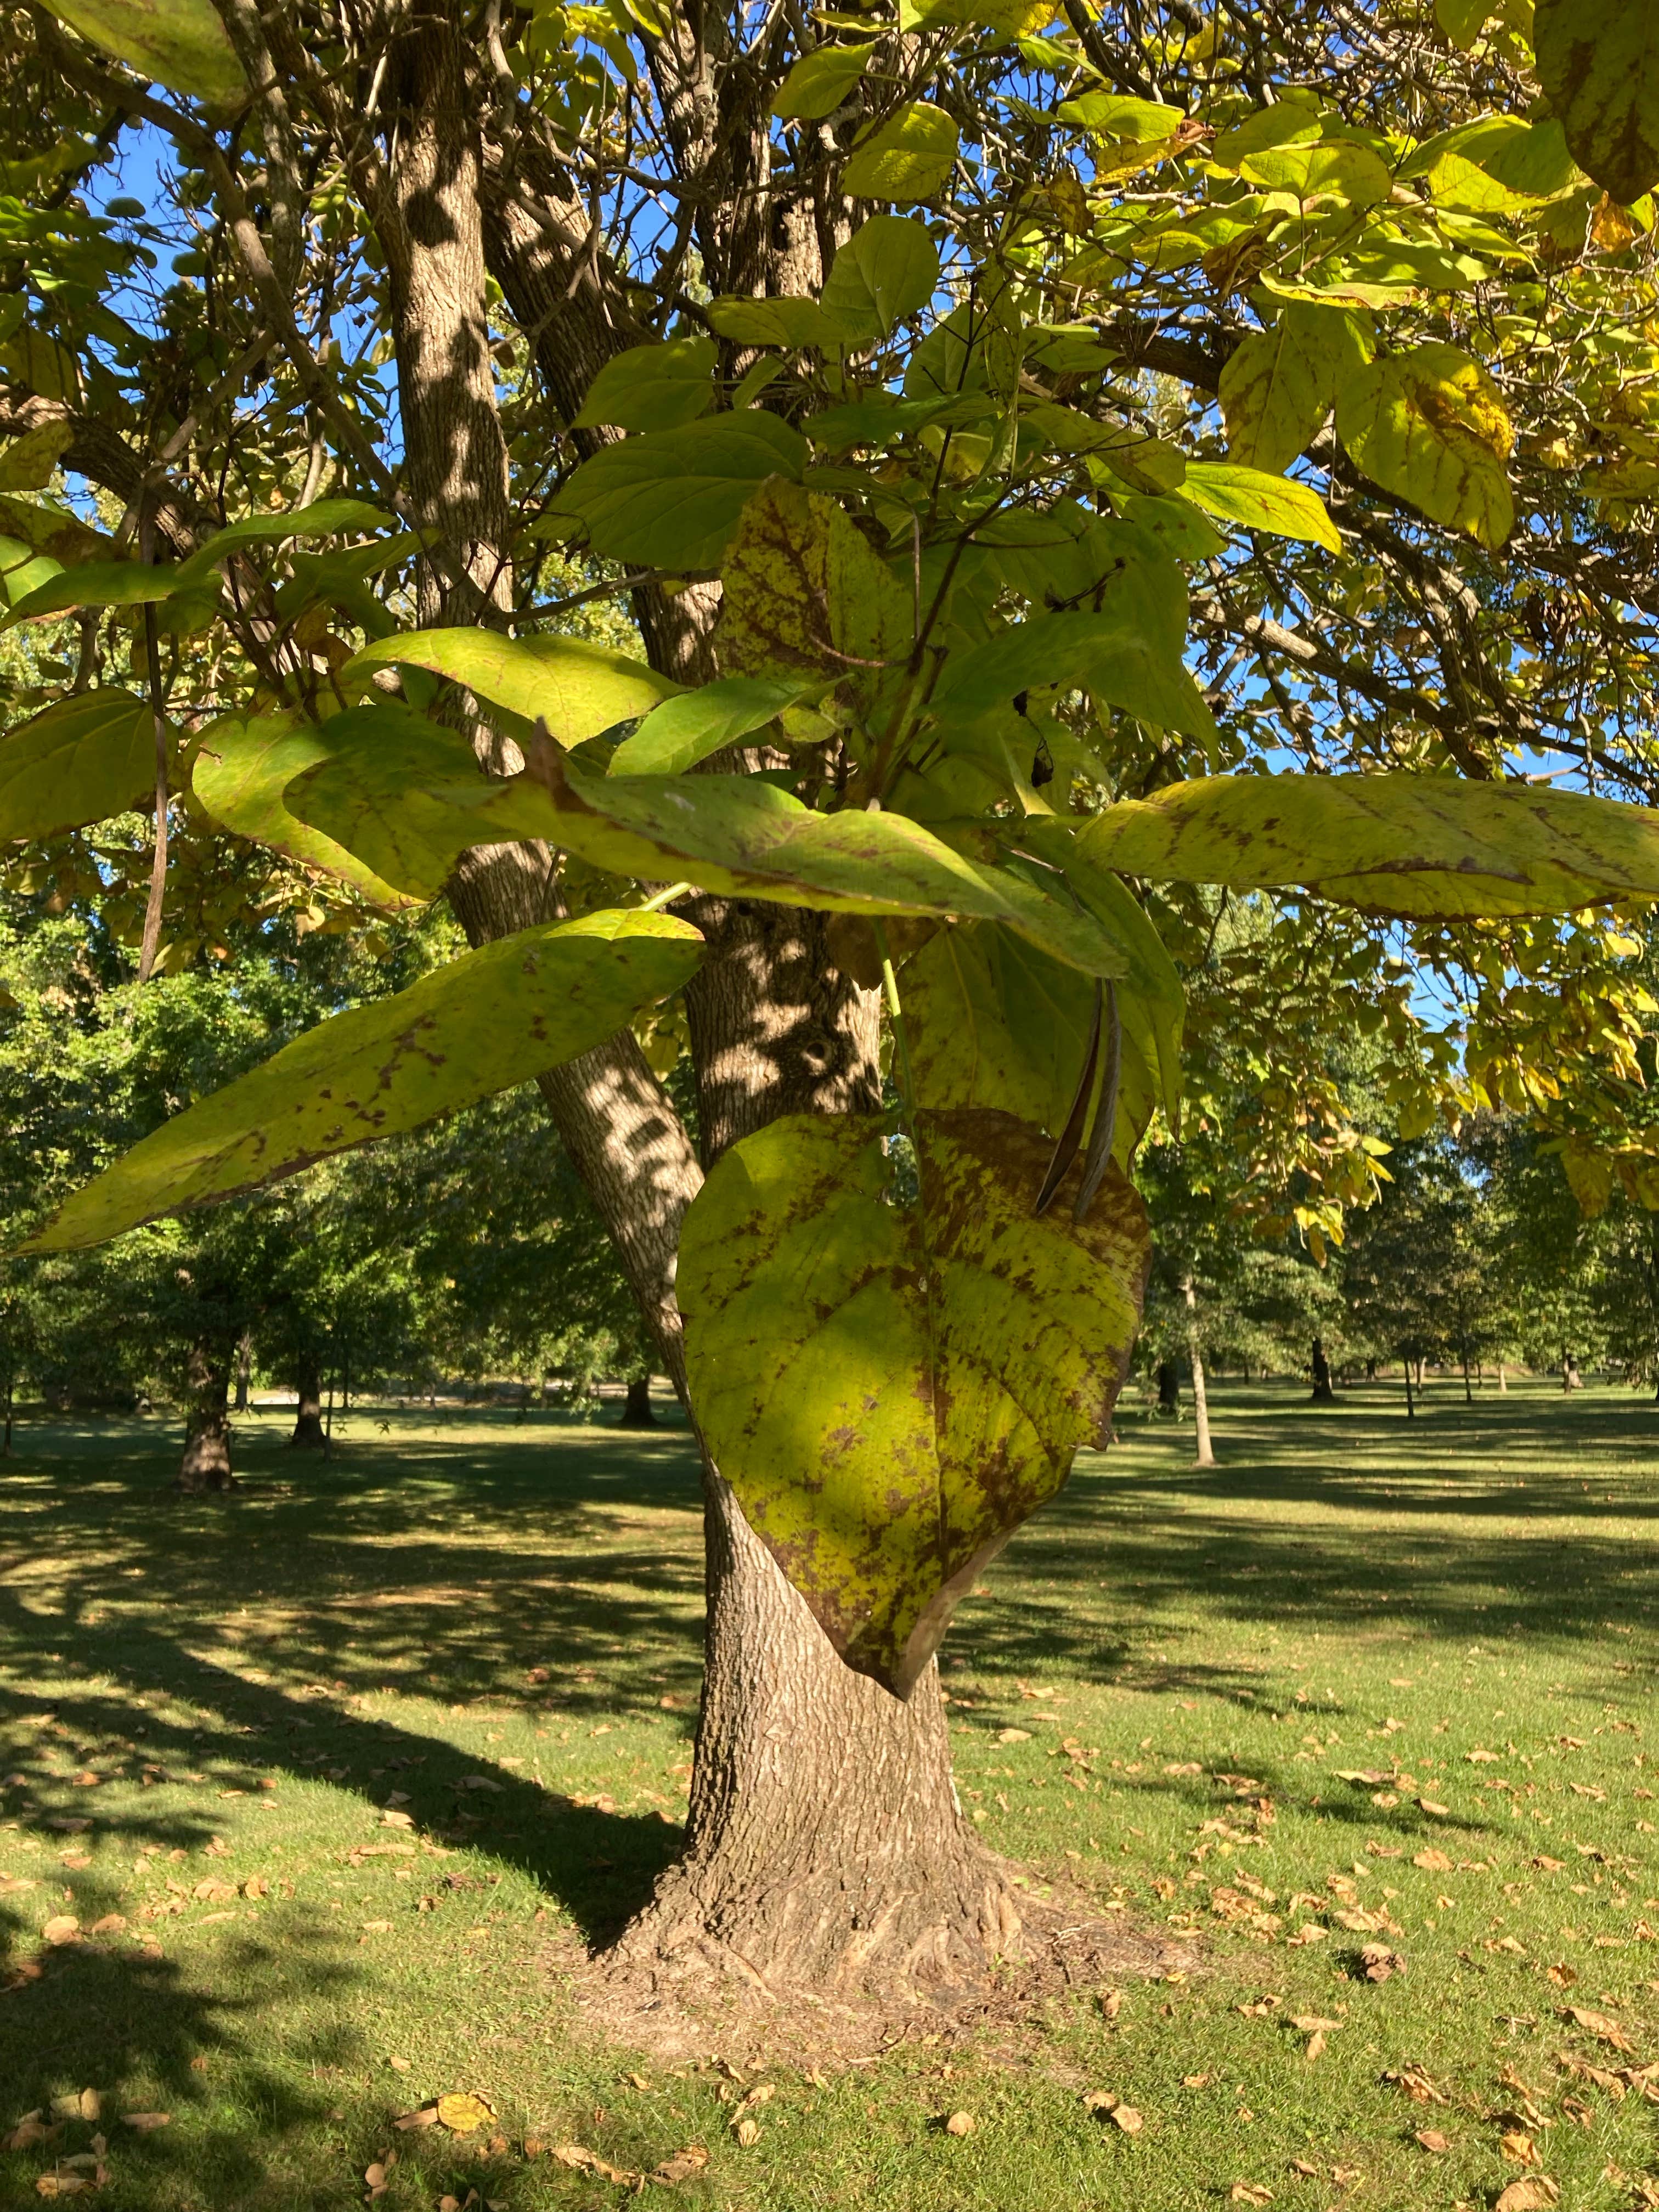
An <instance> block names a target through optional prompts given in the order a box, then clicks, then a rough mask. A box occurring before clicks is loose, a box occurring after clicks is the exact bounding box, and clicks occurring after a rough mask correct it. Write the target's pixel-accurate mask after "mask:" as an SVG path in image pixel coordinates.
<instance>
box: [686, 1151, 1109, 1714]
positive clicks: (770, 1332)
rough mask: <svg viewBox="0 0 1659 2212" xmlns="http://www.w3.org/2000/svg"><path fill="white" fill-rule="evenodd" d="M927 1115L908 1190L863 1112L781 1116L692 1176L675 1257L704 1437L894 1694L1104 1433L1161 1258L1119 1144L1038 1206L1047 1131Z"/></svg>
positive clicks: (801, 1585) (742, 1497) (858, 1654)
mask: <svg viewBox="0 0 1659 2212" xmlns="http://www.w3.org/2000/svg"><path fill="white" fill-rule="evenodd" d="M916 1139H917V1152H918V1165H919V1169H920V1178H921V1196H920V1199H919V1200H916V1201H915V1202H912V1203H910V1204H903V1203H901V1202H899V1200H898V1197H897V1194H896V1191H895V1189H894V1170H895V1163H894V1160H893V1159H892V1158H891V1157H890V1153H889V1151H888V1149H887V1146H885V1144H884V1140H883V1138H882V1134H881V1130H880V1127H879V1125H878V1123H876V1122H873V1121H869V1120H866V1119H864V1118H862V1117H846V1118H841V1119H827V1118H823V1117H819V1116H816V1115H793V1116H790V1117H789V1118H787V1119H786V1120H783V1121H775V1122H773V1123H772V1124H771V1125H770V1126H769V1127H767V1128H765V1129H763V1130H761V1131H759V1132H758V1133H757V1134H756V1135H754V1136H752V1137H748V1138H745V1139H744V1141H743V1142H742V1143H741V1144H739V1145H737V1146H733V1147H732V1150H731V1151H730V1152H726V1154H725V1155H724V1156H723V1158H721V1159H720V1163H719V1164H718V1165H717V1166H716V1167H715V1169H714V1172H713V1173H712V1174H711V1176H709V1178H708V1182H706V1183H705V1184H704V1185H703V1188H702V1191H701V1192H700V1193H699V1194H698V1196H697V1198H696V1201H695V1202H694V1204H693V1206H692V1207H691V1209H690V1212H689V1213H688V1215H687V1216H686V1219H685V1223H684V1228H683V1230H682V1232H681V1239H680V1256H679V1271H678V1284H679V1297H680V1304H681V1307H682V1310H683V1311H684V1316H685V1331H686V1358H687V1364H688V1369H689V1371H690V1385H691V1399H692V1403H693V1405H694V1407H696V1414H697V1419H698V1421H699V1423H700V1424H701V1426H702V1433H703V1436H704V1437H705V1439H706V1440H707V1443H708V1449H709V1451H710V1453H711V1455H712V1456H713V1457H714V1461H715V1462H716V1464H717V1465H718V1466H719V1468H720V1472H721V1474H723V1475H724V1476H725V1477H726V1480H727V1481H729V1482H730V1483H731V1485H732V1488H733V1489H734V1490H735V1491H736V1492H737V1494H738V1499H739V1501H740V1502H741V1504H742V1506H743V1509H744V1512H745V1513H746V1514H747V1515H748V1516H749V1519H750V1522H751V1523H752V1524H753V1526H754V1528H756V1530H757V1532H758V1534H760V1536H761V1537H762V1539H763V1541H764V1542H765V1543H766V1545H767V1546H768V1547H769V1550H770V1551H771V1553H772V1554H773V1556H774V1558H775V1559H776V1560H777V1561H778V1564H779V1565H780V1566H781V1567H782V1569H783V1571H784V1572H785V1573H786V1574H787V1576H788V1577H789V1579H790V1580H791V1582H793V1583H794V1585H795V1587H796V1588H797V1589H799V1591H800V1592H801V1594H802V1595H803V1596H804V1597H805V1600H806V1601H807V1603H808V1605H809V1606H811V1609H812V1611H813V1613H814V1614H815V1615H816V1617H817V1620H818V1621H819V1622H820V1624H821V1625H822V1626H823V1629H824V1632H825V1633H826V1634H827V1635H828V1636H829V1639H830V1641H831V1643H832V1644H834V1645H835V1647H836V1650H837V1651H839V1652H840V1654H841V1656H842V1658H843V1659H845V1660H846V1662H847V1663H848V1665H849V1666H851V1667H854V1668H857V1669H858V1670H859V1672H860V1673H861V1674H869V1675H871V1676H872V1677H873V1679H874V1680H877V1681H878V1682H880V1683H882V1684H884V1686H886V1687H887V1688H888V1689H890V1690H891V1691H893V1692H895V1694H896V1695H897V1696H900V1697H904V1696H908V1693H909V1691H910V1689H911V1688H912V1686H914V1685H915V1681H916V1680H917V1678H918V1677H919V1676H920V1675H921V1672H922V1670H923V1669H924V1668H925V1667H926V1666H927V1662H928V1661H929V1660H930V1659H931V1658H932V1656H933V1652H934V1651H935V1650H936V1649H937V1648H938V1645H939V1639H940V1638H942V1636H943V1635H944V1633H945V1627H946V1626H947V1625H948V1623H949V1620H950V1617H951V1612H952V1610H953V1608H954V1607H955V1605H956V1603H957V1600H958V1599H959V1598H960V1597H961V1596H962V1595H963V1593H964V1592H965V1591H966V1590H967V1589H969V1588H970V1587H971V1585H972V1583H973V1581H974V1578H975V1576H976V1575H978V1573H979V1572H980V1571H981V1569H982V1568H983V1566H984V1565H985V1564H986V1562H987V1560H988V1559H991V1558H992V1557H993V1556H994V1554H995V1553H997V1552H998V1551H1000V1549H1001V1547H1002V1546H1003V1545H1004V1544H1005V1543H1006V1541H1007V1540H1008V1538H1009V1537H1010V1536H1011V1535H1012V1533H1013V1531H1014V1530H1015V1529H1016V1528H1018V1526H1019V1524H1020V1522H1022V1521H1024V1519H1025V1518H1026V1517H1027V1516H1028V1515H1030V1514H1031V1513H1033V1512H1035V1511H1036V1509H1037V1507H1038V1506H1040V1505H1042V1504H1044V1503H1045V1502H1046V1501H1047V1500H1048V1498H1052V1497H1053V1496H1054V1492H1056V1491H1057V1490H1058V1489H1059V1488H1060V1485H1061V1484H1062V1483H1063V1482H1064V1481H1065V1480H1066V1475H1067V1474H1068V1473H1069V1472H1070V1470H1071V1465H1072V1460H1073V1455H1074V1454H1075V1453H1076V1452H1077V1450H1078V1449H1079V1447H1080V1446H1082V1445H1085V1444H1090V1443H1095V1442H1097V1440H1098V1438H1099V1437H1100V1434H1101V1432H1102V1430H1103V1427H1104V1425H1105V1422H1106V1419H1107V1417H1108V1415H1109V1413H1110V1412H1111V1409H1112V1406H1113V1403H1114V1402H1115V1399H1116V1397H1117V1394H1118V1390H1119V1388H1120V1386H1121V1383H1122V1380H1123V1376H1124V1374H1125V1371H1126V1370H1127V1365H1128V1359H1129V1352H1130V1347H1131V1346H1132V1345H1133V1341H1134V1335H1135V1330H1136V1328H1137V1326H1138V1325H1139V1315H1140V1301H1141V1297H1142V1294H1143V1292H1144V1290H1145V1287H1146V1271H1147V1267H1148V1264H1149V1260H1150V1245H1149V1240H1148V1232H1147V1225H1146V1208H1145V1207H1144V1206H1142V1204H1141V1202H1140V1199H1139V1196H1138V1194H1136V1192H1135V1191H1134V1190H1133V1188H1132V1187H1131V1185H1130V1184H1129V1183H1128V1182H1126V1181H1125V1180H1124V1178H1123V1176H1121V1174H1120V1173H1119V1172H1118V1170H1116V1169H1115V1168H1114V1169H1112V1170H1110V1171H1109V1175H1108V1177H1107V1180H1106V1182H1105V1184H1104V1185H1103V1188H1102V1190H1101V1192H1100V1195H1099V1197H1098V1199H1097V1202H1096V1206H1095V1208H1094V1211H1093V1212H1091V1215H1090V1217H1089V1218H1088V1219H1087V1221H1086V1222H1085V1224H1084V1225H1082V1226H1081V1227H1078V1226H1074V1225H1073V1223H1072V1220H1071V1218H1070V1208H1069V1205H1068V1204H1066V1203H1065V1202H1064V1194H1062V1203H1061V1204H1060V1205H1059V1206H1055V1207H1054V1209H1053V1211H1052V1212H1049V1213H1048V1214H1045V1215H1044V1216H1043V1217H1042V1219H1040V1220H1039V1219H1034V1218H1033V1217H1032V1213H1031V1205H1032V1200H1033V1199H1034V1198H1035V1196H1036V1192H1037V1189H1038V1188H1039V1186H1040V1185H1041V1183H1042V1177H1043V1173H1044V1170H1045V1169H1046V1168H1047V1166H1048V1158H1049V1155H1050V1153H1051V1152H1052V1150H1053V1147H1052V1146H1051V1144H1050V1143H1049V1141H1048V1139H1047V1138H1045V1137H1044V1136H1042V1133H1040V1132H1039V1131H1037V1130H1036V1129H1034V1128H1032V1127H1030V1126H1029V1125H1028V1124H1026V1123H1024V1122H1023V1121H1015V1120H1014V1119H1013V1117H1012V1115H1006V1114H998V1113H954V1114H951V1113H942V1114H927V1113H924V1114H922V1115H919V1116H918V1119H917V1126H916ZM1074 1180H1075V1171H1074V1172H1073V1181H1074Z"/></svg>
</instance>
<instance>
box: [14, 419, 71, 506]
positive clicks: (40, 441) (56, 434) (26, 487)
mask: <svg viewBox="0 0 1659 2212" xmlns="http://www.w3.org/2000/svg"><path fill="white" fill-rule="evenodd" d="M74 442H75V426H74V424H73V423H72V422H40V423H38V424H37V425H36V426H35V428H33V430H25V431H24V433H23V435H22V436H21V438H12V439H9V440H8V441H7V442H6V444H5V445H4V446H3V447H0V491H40V489H42V488H43V487H44V486H45V485H46V484H49V483H51V482H52V471H53V470H54V469H56V467H57V466H58V459H59V458H60V456H61V455H62V454H63V453H64V451H65V450H66V449H67V448H68V447H70V446H71V445H73V443H74Z"/></svg>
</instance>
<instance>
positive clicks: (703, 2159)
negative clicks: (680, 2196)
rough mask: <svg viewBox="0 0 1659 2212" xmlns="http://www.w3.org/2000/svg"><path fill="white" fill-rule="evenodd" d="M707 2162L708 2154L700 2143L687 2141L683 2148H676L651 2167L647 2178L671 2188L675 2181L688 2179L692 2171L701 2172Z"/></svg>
mask: <svg viewBox="0 0 1659 2212" xmlns="http://www.w3.org/2000/svg"><path fill="white" fill-rule="evenodd" d="M707 2165H708V2152H707V2151H706V2150H705V2149H704V2148H703V2147H702V2144H701V2143H687V2145H686V2147H685V2148H684V2150H677V2151H676V2152H675V2153H674V2155H673V2156H672V2158H665V2159H664V2160H663V2162H662V2164H661V2165H660V2166H655V2167H653V2169H652V2172H651V2173H650V2175H649V2177H648V2178H649V2179H651V2180H653V2181H658V2182H660V2183H661V2184H662V2185H663V2187H664V2188H665V2189H671V2188H672V2187H673V2186H674V2185H675V2183H676V2182H679V2181H689V2180H690V2178H691V2176H692V2175H693V2174H694V2173H701V2172H702V2169H703V2168H704V2166H707Z"/></svg>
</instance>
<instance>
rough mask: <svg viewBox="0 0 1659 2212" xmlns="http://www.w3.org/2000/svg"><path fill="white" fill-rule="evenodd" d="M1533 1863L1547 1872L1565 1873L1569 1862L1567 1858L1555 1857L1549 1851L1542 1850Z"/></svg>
mask: <svg viewBox="0 0 1659 2212" xmlns="http://www.w3.org/2000/svg"><path fill="white" fill-rule="evenodd" d="M1533 1864H1534V1866H1535V1867H1539V1868H1541V1869H1542V1870H1543V1872H1544V1873H1546V1874H1565V1872H1566V1870H1567V1863H1566V1861H1565V1859H1553V1858H1552V1857H1550V1855H1549V1853H1548V1852H1547V1851H1540V1852H1539V1853H1538V1854H1537V1856H1536V1857H1534V1860H1533Z"/></svg>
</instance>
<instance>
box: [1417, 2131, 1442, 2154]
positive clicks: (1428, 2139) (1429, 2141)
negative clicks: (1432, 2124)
mask: <svg viewBox="0 0 1659 2212" xmlns="http://www.w3.org/2000/svg"><path fill="white" fill-rule="evenodd" d="M1412 2141H1413V2142H1419V2143H1421V2144H1422V2146H1423V2148H1424V2149H1425V2150H1431V2151H1433V2152H1434V2153H1435V2154H1436V2156H1438V2155H1439V2154H1441V2153H1442V2152H1443V2151H1449V2149H1450V2148H1451V2137H1450V2136H1447V2135H1443V2134H1442V2133H1441V2131H1440V2130H1439V2129H1438V2128H1419V2130H1417V2133H1416V2134H1415V2135H1414V2136H1413V2137H1412Z"/></svg>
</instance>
